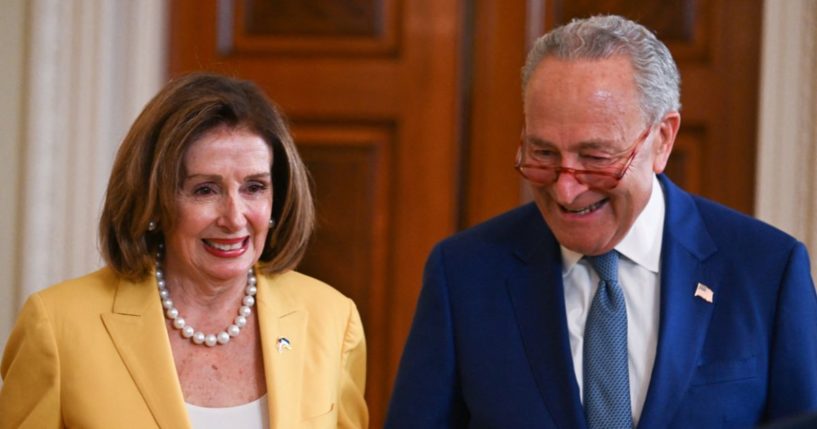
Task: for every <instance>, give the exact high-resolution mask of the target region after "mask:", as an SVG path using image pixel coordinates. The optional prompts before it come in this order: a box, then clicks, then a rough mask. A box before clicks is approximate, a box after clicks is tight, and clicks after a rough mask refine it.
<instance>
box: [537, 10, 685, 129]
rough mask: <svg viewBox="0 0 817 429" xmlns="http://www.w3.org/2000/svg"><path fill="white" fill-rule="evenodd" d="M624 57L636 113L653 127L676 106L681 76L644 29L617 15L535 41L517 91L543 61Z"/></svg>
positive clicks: (578, 22)
mask: <svg viewBox="0 0 817 429" xmlns="http://www.w3.org/2000/svg"><path fill="white" fill-rule="evenodd" d="M614 55H626V56H627V57H629V58H630V62H631V64H632V66H633V69H634V70H635V72H634V75H635V76H634V79H635V85H636V87H637V88H638V92H639V96H640V99H641V111H642V112H643V113H644V115H645V116H646V117H647V119H648V120H650V121H652V122H653V123H657V122H658V121H660V120H661V118H663V117H664V115H666V114H667V113H669V112H673V111H678V110H680V108H681V101H680V98H681V90H680V86H681V77H680V74H679V73H678V66H677V65H676V64H675V61H674V60H673V59H672V55H671V54H670V52H669V49H667V46H666V45H664V44H663V43H662V42H661V41H660V40H658V39H657V38H656V37H655V35H654V34H653V33H652V32H651V31H650V30H648V29H647V28H645V27H644V26H643V25H641V24H638V23H636V22H633V21H630V20H629V19H626V18H622V17H620V16H615V15H608V16H594V17H590V18H586V19H574V20H573V21H571V22H570V23H568V24H566V25H563V26H561V27H557V28H555V29H553V30H552V31H550V32H549V33H547V34H545V35H544V36H542V37H540V38H539V39H537V40H536V42H535V43H534V45H533V48H531V50H530V52H529V53H528V58H527V60H526V61H525V66H524V67H522V91H524V90H525V88H527V86H528V81H529V80H530V78H531V75H532V74H533V71H534V69H535V68H536V66H537V65H538V64H539V62H540V61H542V60H543V59H544V58H546V57H556V58H559V59H565V60H575V59H586V60H600V59H606V58H610V57H612V56H614Z"/></svg>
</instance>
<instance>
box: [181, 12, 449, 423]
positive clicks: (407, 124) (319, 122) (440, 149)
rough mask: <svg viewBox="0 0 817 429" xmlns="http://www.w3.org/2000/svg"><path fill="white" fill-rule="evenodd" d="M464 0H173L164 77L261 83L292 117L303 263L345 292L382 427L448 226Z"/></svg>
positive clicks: (374, 409) (373, 409) (374, 417)
mask: <svg viewBox="0 0 817 429" xmlns="http://www.w3.org/2000/svg"><path fill="white" fill-rule="evenodd" d="M460 7H461V5H460V2H459V1H451V0H446V1H440V0H410V1H402V0H343V1H340V0H268V1H261V0H258V1H253V0H246V1H229V0H223V1H218V2H216V1H214V0H210V1H199V0H184V1H174V2H171V19H170V33H171V36H170V52H169V63H170V74H171V75H179V74H181V73H185V72H189V71H193V70H211V71H216V72H221V73H225V74H229V75H234V76H237V77H241V78H245V79H250V80H253V81H255V82H256V83H258V84H259V85H261V86H262V87H263V88H264V89H265V91H266V92H267V93H268V95H269V96H270V97H271V98H272V99H273V100H274V101H275V102H276V103H278V104H279V105H280V106H281V107H282V110H283V111H284V112H285V113H286V114H287V115H288V116H289V118H290V120H291V124H292V131H293V135H294V138H295V141H296V143H297V145H298V147H299V150H300V152H301V154H302V155H303V157H304V159H305V161H306V163H307V165H308V167H309V169H310V171H311V174H312V177H313V178H314V190H315V195H316V196H317V208H318V228H317V232H316V234H315V237H314V240H313V243H311V245H310V248H309V251H308V253H307V256H306V258H305V260H304V262H303V264H302V266H301V267H300V270H301V271H303V272H305V273H308V274H310V275H313V276H315V277H317V278H319V279H322V280H324V281H326V282H327V283H329V284H331V285H333V286H334V287H336V288H337V289H339V290H340V291H341V292H343V293H344V294H346V295H347V296H349V297H351V298H352V299H354V301H355V302H356V303H357V305H358V308H359V310H360V312H361V316H362V318H363V323H364V327H365V329H366V337H367V341H368V362H369V365H368V383H367V391H366V397H367V401H368V403H369V407H370V412H371V417H372V419H371V421H372V427H380V426H382V421H383V414H384V412H385V408H386V404H387V400H388V397H389V393H390V391H391V383H392V381H393V377H394V373H395V372H396V366H397V362H398V359H399V357H400V354H401V352H402V347H403V343H404V341H405V337H406V335H407V332H408V328H409V325H410V323H411V319H412V316H413V312H414V304H415V302H416V297H417V294H418V291H419V288H420V284H421V277H422V269H423V264H424V262H425V258H426V257H427V255H428V253H429V250H430V249H431V246H432V245H433V244H434V242H436V241H437V240H439V239H440V238H441V237H444V236H446V235H449V234H451V233H452V232H454V231H455V229H456V220H457V188H456V183H457V180H456V178H457V176H458V174H459V171H458V169H459V165H458V156H459V151H458V149H457V148H458V145H459V139H460V135H459V134H460V133H459V131H458V129H459V128H458V121H459V112H460V106H459V102H460V87H459V85H460V82H459V80H458V76H459V74H460V71H459V69H458V67H459V58H460V46H461V42H460V40H459V37H460V33H459V31H460V28H462V26H463V25H462V13H461V11H460Z"/></svg>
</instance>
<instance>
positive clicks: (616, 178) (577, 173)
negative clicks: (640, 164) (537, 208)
mask: <svg viewBox="0 0 817 429" xmlns="http://www.w3.org/2000/svg"><path fill="white" fill-rule="evenodd" d="M652 128H653V127H652V126H648V127H647V129H645V130H644V131H643V132H642V133H641V134H640V135H639V137H638V139H637V140H636V142H635V143H634V144H633V150H632V152H630V155H629V156H628V157H627V162H625V164H624V166H623V167H622V168H621V170H619V171H618V172H611V171H602V170H581V169H577V168H570V167H561V166H559V167H550V166H544V165H537V164H533V163H523V162H522V147H523V146H524V144H525V142H524V140H523V141H522V142H520V143H519V148H517V150H516V161H515V162H514V169H516V171H518V172H519V174H520V175H522V177H523V178H524V179H525V180H527V181H529V182H531V183H533V184H534V185H537V186H544V185H550V184H553V183H556V181H558V180H559V175H561V174H562V173H567V174H572V175H573V177H574V178H575V179H576V181H578V182H579V183H581V184H583V185H588V186H590V185H589V184H588V183H586V182H585V181H584V180H582V178H581V175H586V174H590V175H596V176H604V177H611V178H612V179H613V181H612V182H611V184H610V185H609V186H603V187H602V188H603V189H613V188H615V187H616V186H618V183H619V182H620V181H621V179H622V178H623V177H624V175H625V174H626V173H627V170H628V169H629V168H630V165H632V163H633V160H634V159H635V156H636V154H637V153H638V149H639V148H641V145H642V144H643V143H644V142H645V141H646V140H647V137H648V136H649V135H650V133H651V132H652ZM526 168H535V169H537V170H551V171H555V173H556V174H555V175H554V176H553V177H554V179H553V180H552V181H550V182H542V181H536V180H533V179H531V178H530V177H529V176H528V175H527V174H525V169H526Z"/></svg>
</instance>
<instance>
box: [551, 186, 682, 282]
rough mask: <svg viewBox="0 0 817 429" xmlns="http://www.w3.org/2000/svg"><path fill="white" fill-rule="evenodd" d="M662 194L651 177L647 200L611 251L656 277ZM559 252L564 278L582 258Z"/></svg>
mask: <svg viewBox="0 0 817 429" xmlns="http://www.w3.org/2000/svg"><path fill="white" fill-rule="evenodd" d="M665 212H666V206H665V204H664V190H663V189H662V188H661V184H660V183H659V182H658V177H656V176H655V175H653V179H652V191H651V192H650V199H649V200H648V201H647V205H646V206H645V207H644V210H642V211H641V214H639V215H638V218H636V220H635V223H633V226H632V227H631V228H630V230H629V231H628V232H627V235H625V236H624V239H623V240H621V241H620V242H619V243H618V244H617V245H616V247H615V249H616V250H617V251H618V253H620V254H622V255H624V256H625V257H626V258H627V259H629V260H631V261H633V262H635V263H636V264H638V265H641V266H642V267H644V268H646V269H648V270H650V271H651V272H653V273H658V268H659V265H660V262H661V243H662V240H663V235H664V234H663V233H664V215H665ZM560 247H561V249H562V274H567V273H568V272H569V271H570V270H571V269H573V266H575V265H576V264H577V263H578V262H579V260H580V259H581V258H582V257H584V255H582V254H581V253H577V252H574V251H572V250H570V249H568V248H566V247H564V246H560Z"/></svg>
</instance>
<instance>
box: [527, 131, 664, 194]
mask: <svg viewBox="0 0 817 429" xmlns="http://www.w3.org/2000/svg"><path fill="white" fill-rule="evenodd" d="M650 131H652V127H647V129H646V130H644V132H642V133H641V135H640V136H639V137H638V140H636V142H635V143H634V144H633V150H632V151H631V152H630V155H629V156H628V157H627V161H625V163H624V165H623V166H622V167H621V168H617V166H618V165H621V164H620V163H619V162H617V161H618V160H619V159H622V158H619V159H614V160H604V161H599V163H602V164H607V165H599V166H598V167H596V168H593V169H591V170H580V169H576V168H568V167H562V166H561V165H560V164H561V160H560V159H559V155H558V153H556V152H553V151H551V152H549V153H547V154H544V155H536V154H531V153H528V152H530V144H529V143H527V142H525V141H523V142H522V143H520V144H519V149H517V151H516V162H515V164H514V168H516V170H517V171H519V173H520V174H521V175H522V177H524V178H525V179H527V180H528V181H529V182H531V183H533V184H534V185H537V186H544V185H551V184H553V183H555V182H556V181H557V180H558V179H559V175H560V174H562V173H566V174H572V175H573V177H575V178H576V181H578V182H579V183H581V184H583V185H586V186H588V187H590V188H594V189H602V190H608V189H613V188H615V187H616V186H618V182H620V181H621V178H622V177H624V174H626V173H627V170H628V169H629V168H630V165H631V164H632V163H633V159H635V155H636V153H638V149H639V148H640V147H641V144H642V143H644V141H645V140H646V139H647V136H649V135H650Z"/></svg>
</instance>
